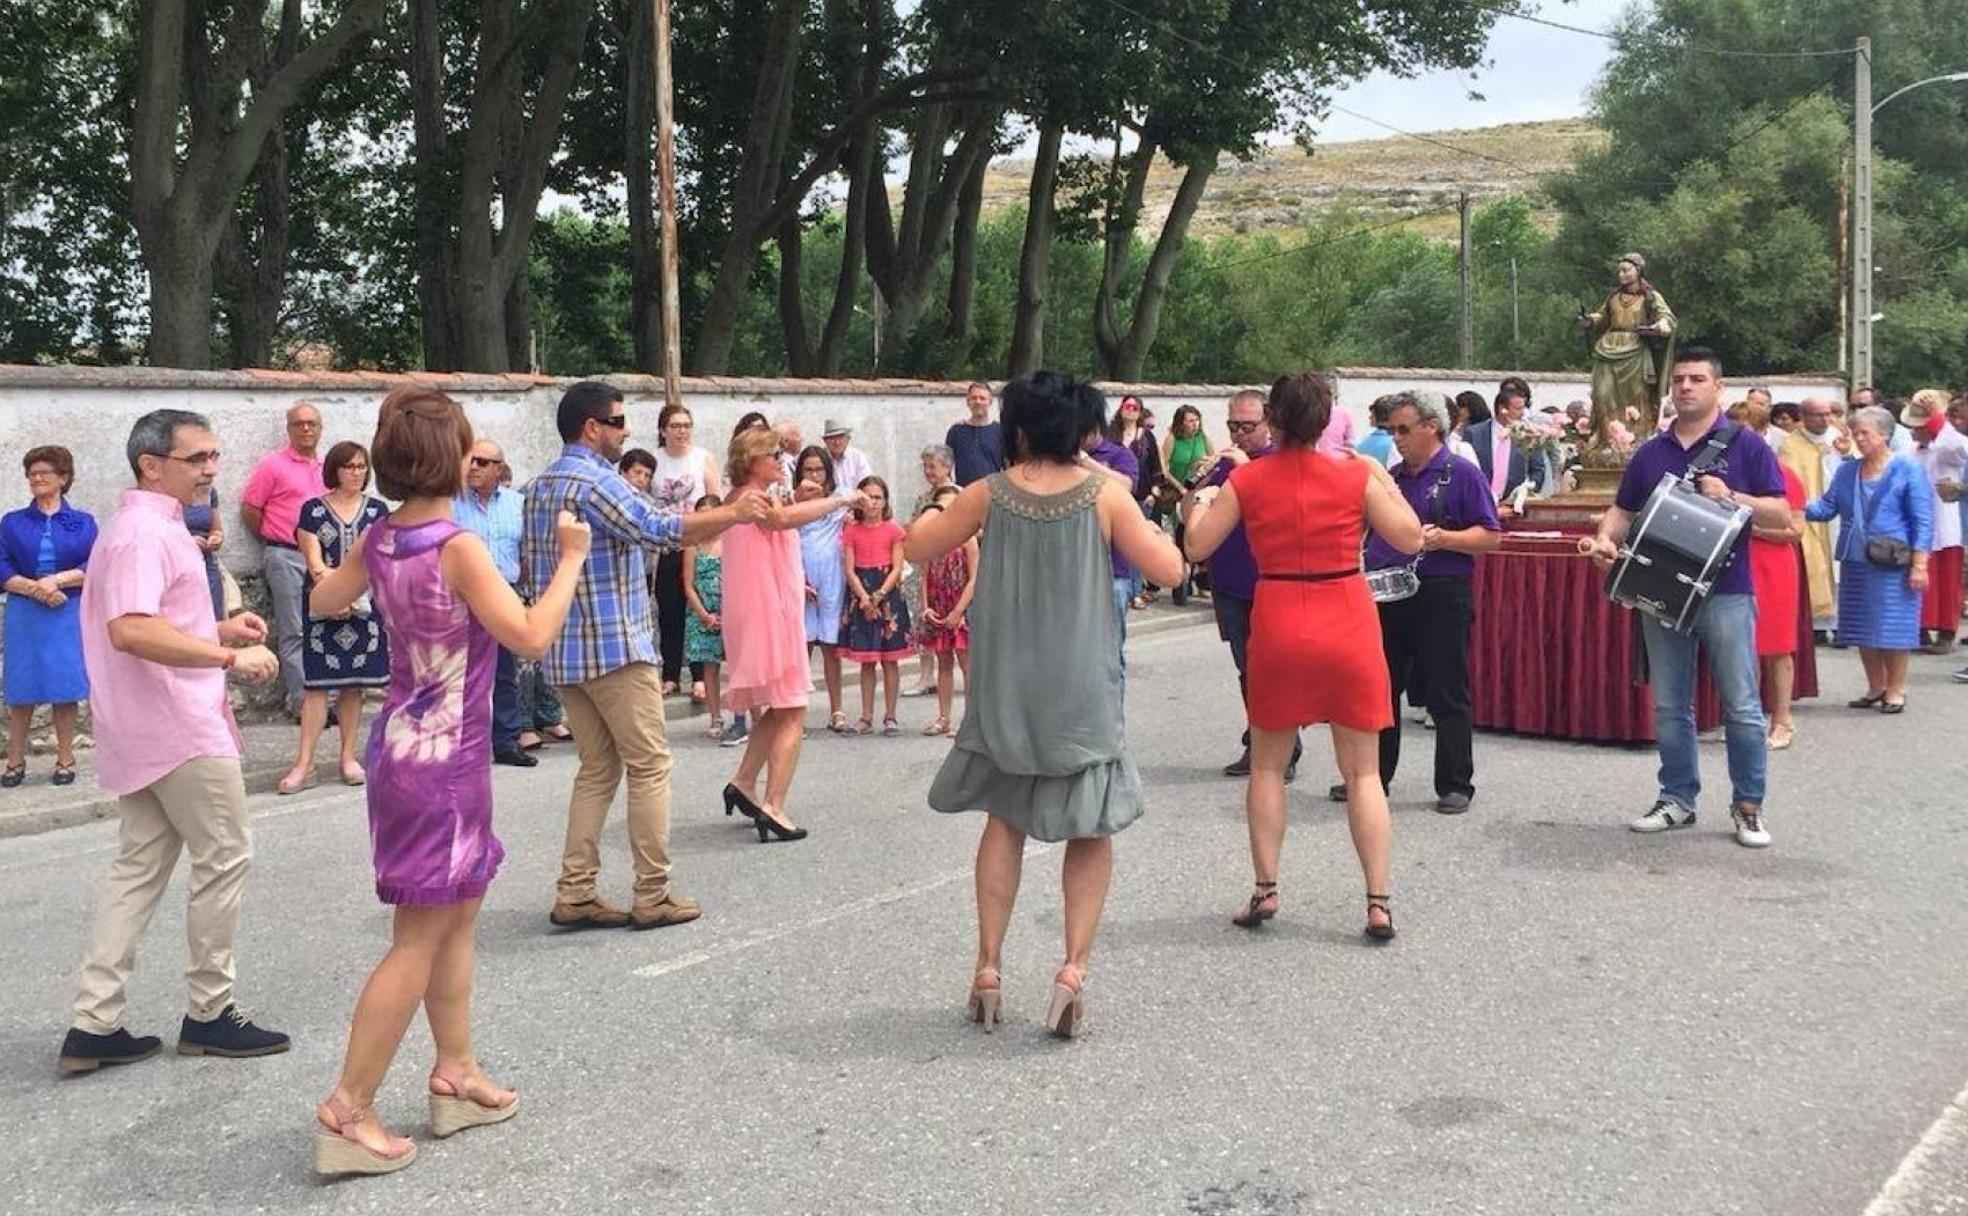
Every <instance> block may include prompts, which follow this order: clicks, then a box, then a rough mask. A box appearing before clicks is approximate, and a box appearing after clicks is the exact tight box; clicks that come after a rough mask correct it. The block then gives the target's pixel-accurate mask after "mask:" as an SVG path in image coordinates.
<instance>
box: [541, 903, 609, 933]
mask: <svg viewBox="0 0 1968 1216" xmlns="http://www.w3.org/2000/svg"><path fill="white" fill-rule="evenodd" d="M547 919H548V920H550V921H552V922H553V923H554V924H556V925H559V926H560V927H561V928H563V929H619V928H621V927H622V926H623V925H626V924H628V923H629V914H628V913H627V912H624V911H622V910H621V909H620V908H613V907H610V906H609V905H607V904H605V903H603V902H601V901H600V900H599V899H590V900H585V901H583V902H581V903H578V904H570V903H568V902H567V901H566V900H564V899H563V900H560V901H559V902H557V903H555V904H554V906H553V911H552V912H551V913H549V914H548V916H547Z"/></svg>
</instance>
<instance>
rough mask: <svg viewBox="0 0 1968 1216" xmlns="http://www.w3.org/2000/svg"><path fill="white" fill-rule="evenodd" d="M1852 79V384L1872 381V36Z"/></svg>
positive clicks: (1864, 43) (1857, 59) (1865, 43)
mask: <svg viewBox="0 0 1968 1216" xmlns="http://www.w3.org/2000/svg"><path fill="white" fill-rule="evenodd" d="M1858 50H1859V53H1858V54H1857V55H1855V56H1854V57H1853V81H1852V86H1853V87H1852V103H1853V106H1852V116H1853V123H1852V220H1853V223H1852V387H1853V388H1855V389H1856V388H1865V387H1868V386H1870V385H1871V384H1872V318H1873V311H1872V39H1870V38H1861V39H1859V48H1858Z"/></svg>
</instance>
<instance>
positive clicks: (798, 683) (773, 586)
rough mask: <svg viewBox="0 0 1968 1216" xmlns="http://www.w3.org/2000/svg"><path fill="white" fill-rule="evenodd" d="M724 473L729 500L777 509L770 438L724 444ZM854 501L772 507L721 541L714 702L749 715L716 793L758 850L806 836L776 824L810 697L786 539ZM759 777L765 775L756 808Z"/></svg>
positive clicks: (743, 437)
mask: <svg viewBox="0 0 1968 1216" xmlns="http://www.w3.org/2000/svg"><path fill="white" fill-rule="evenodd" d="M728 471H729V473H730V477H731V485H732V488H733V492H734V493H735V492H737V491H739V490H742V489H743V488H745V487H746V486H753V487H756V488H758V489H762V490H766V491H767V492H769V493H771V494H773V496H774V497H775V498H778V499H780V500H781V501H782V502H783V500H784V499H785V498H786V496H787V495H786V473H785V467H784V466H783V465H781V464H780V463H779V437H778V436H777V435H775V434H774V433H773V432H771V431H769V430H758V429H752V430H743V431H740V432H739V433H738V434H736V435H733V436H732V437H731V460H730V469H729V470H728ZM860 501H861V495H860V494H859V493H858V492H857V493H856V494H854V495H853V496H852V497H850V498H815V499H812V500H810V501H807V502H801V503H796V504H792V505H782V506H779V507H776V508H774V509H773V512H772V514H771V516H769V517H768V518H767V519H765V520H763V521H761V522H760V523H757V524H741V525H739V526H738V527H735V528H733V529H731V530H730V531H728V532H726V533H725V534H724V609H723V612H722V614H721V623H722V625H723V631H724V653H725V667H724V681H725V691H724V700H725V704H726V705H727V706H729V707H730V709H731V711H732V712H733V713H740V714H742V713H749V714H751V715H752V733H751V737H750V738H748V739H747V740H746V741H745V754H744V756H742V757H741V758H740V759H739V761H738V771H737V772H736V773H735V774H733V775H732V778H731V781H730V782H729V783H728V784H726V785H725V787H724V813H725V814H727V815H729V814H731V813H733V812H734V811H741V812H743V813H744V814H745V816H746V817H747V818H749V819H750V820H751V821H752V825H753V827H755V828H756V829H757V830H758V838H759V843H760V844H764V843H766V842H767V841H769V840H804V839H805V838H806V829H805V828H801V827H794V826H793V822H792V820H791V819H789V818H788V817H787V815H786V796H787V794H788V793H789V792H790V791H791V790H792V787H793V772H794V770H795V769H797V768H798V767H799V754H800V742H801V739H802V738H803V737H804V734H805V727H806V702H807V697H808V696H809V695H810V694H811V693H812V692H813V676H812V669H811V668H810V667H809V666H808V660H807V657H806V567H805V566H804V564H803V563H802V562H801V561H800V546H799V538H798V536H796V535H795V529H798V528H799V527H801V526H802V525H805V524H809V523H812V522H813V521H814V520H816V519H820V518H822V517H824V516H826V515H829V514H832V513H834V512H836V511H845V510H849V509H851V508H853V507H855V506H857V505H859V503H860ZM761 772H764V773H765V774H766V780H765V798H764V799H763V800H761V799H760V798H759V797H758V779H759V774H760V773H761Z"/></svg>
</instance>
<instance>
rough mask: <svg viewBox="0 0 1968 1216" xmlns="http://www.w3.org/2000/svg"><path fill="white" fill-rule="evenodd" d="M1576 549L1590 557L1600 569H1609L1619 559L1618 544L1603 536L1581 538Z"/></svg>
mask: <svg viewBox="0 0 1968 1216" xmlns="http://www.w3.org/2000/svg"><path fill="white" fill-rule="evenodd" d="M1578 550H1579V552H1580V553H1583V554H1585V555H1586V556H1587V557H1589V558H1591V559H1592V564H1593V565H1595V566H1597V567H1599V568H1600V569H1601V570H1610V569H1612V567H1613V563H1614V562H1615V561H1618V560H1619V546H1618V545H1616V544H1614V543H1613V542H1612V541H1611V540H1609V539H1607V538H1606V537H1604V536H1593V537H1586V538H1582V539H1581V540H1580V541H1579V543H1578Z"/></svg>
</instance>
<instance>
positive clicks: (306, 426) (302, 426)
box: [287, 421, 321, 431]
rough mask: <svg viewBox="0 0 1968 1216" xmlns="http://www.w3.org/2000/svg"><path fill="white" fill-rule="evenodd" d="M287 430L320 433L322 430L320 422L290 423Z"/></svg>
mask: <svg viewBox="0 0 1968 1216" xmlns="http://www.w3.org/2000/svg"><path fill="white" fill-rule="evenodd" d="M287 429H288V430H290V431H318V430H320V429H321V424H320V423H319V422H299V421H296V422H290V423H288V424H287Z"/></svg>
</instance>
